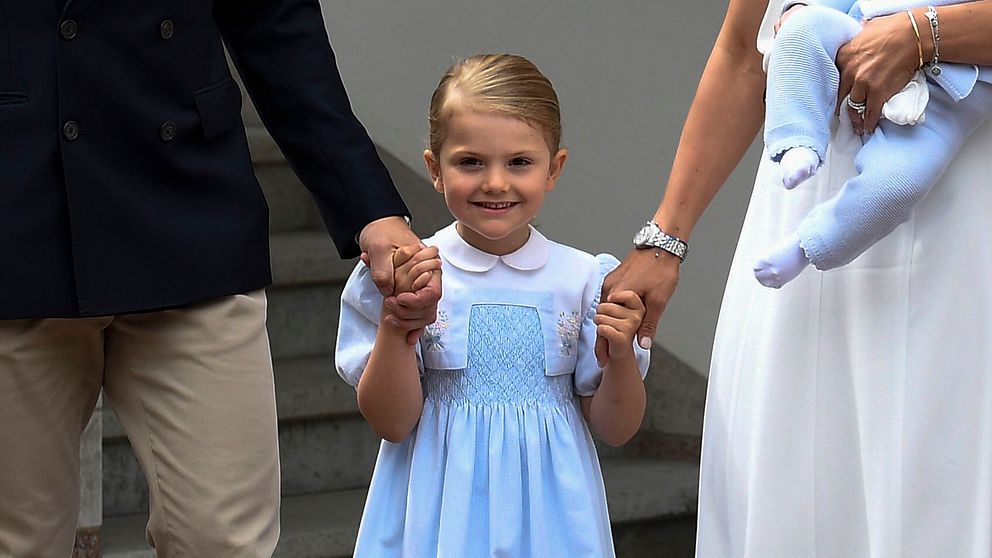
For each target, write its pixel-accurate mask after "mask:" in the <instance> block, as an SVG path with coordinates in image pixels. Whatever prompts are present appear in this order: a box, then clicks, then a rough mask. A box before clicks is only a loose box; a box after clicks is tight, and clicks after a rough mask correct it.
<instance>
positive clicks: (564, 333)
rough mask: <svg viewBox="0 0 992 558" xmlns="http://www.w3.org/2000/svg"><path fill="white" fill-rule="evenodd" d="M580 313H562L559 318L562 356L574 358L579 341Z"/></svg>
mask: <svg viewBox="0 0 992 558" xmlns="http://www.w3.org/2000/svg"><path fill="white" fill-rule="evenodd" d="M579 325H580V322H579V313H578V312H569V313H566V312H562V313H561V314H559V316H558V337H559V339H561V355H562V356H572V354H573V351H574V350H575V346H576V345H577V344H578V341H579Z"/></svg>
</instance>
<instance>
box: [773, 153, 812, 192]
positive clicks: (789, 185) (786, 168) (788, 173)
mask: <svg viewBox="0 0 992 558" xmlns="http://www.w3.org/2000/svg"><path fill="white" fill-rule="evenodd" d="M778 164H779V169H780V170H781V171H782V185H783V186H785V189H786V190H791V189H793V188H795V187H796V186H799V185H800V184H802V183H803V181H805V180H806V179H808V178H809V177H811V176H813V175H814V174H816V170H817V169H818V168H819V167H820V156H819V155H817V154H816V151H813V150H812V149H810V148H808V147H793V148H792V149H790V150H788V151H786V152H785V155H782V158H781V159H780V160H779V163H778Z"/></svg>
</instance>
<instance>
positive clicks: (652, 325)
mask: <svg viewBox="0 0 992 558" xmlns="http://www.w3.org/2000/svg"><path fill="white" fill-rule="evenodd" d="M656 254H657V256H656ZM678 282H679V259H678V257H676V256H673V255H672V254H669V253H668V252H665V251H664V250H636V249H635V250H633V251H631V252H630V254H628V255H627V257H626V258H624V260H623V263H621V264H620V266H619V267H617V268H616V269H614V270H613V271H612V272H611V273H610V274H609V275H607V276H606V279H605V280H604V281H603V292H602V295H601V297H600V300H610V297H611V295H613V293H619V292H620V291H633V292H634V293H635V294H636V295H637V296H639V297H640V298H641V300H643V301H644V306H645V307H646V311H645V313H644V318H643V319H642V320H641V325H640V327H639V328H638V330H637V342H638V344H639V345H640V346H641V347H643V348H645V349H649V348H651V342H652V340H653V339H654V336H655V334H656V333H658V320H659V319H661V314H662V312H664V311H665V306H667V305H668V301H669V299H671V298H672V294H673V293H674V292H675V286H676V285H678ZM596 360H598V361H599V362H600V363H601V364H603V363H606V362H607V361H608V360H609V355H608V342H607V340H606V339H605V338H603V337H598V338H597V339H596Z"/></svg>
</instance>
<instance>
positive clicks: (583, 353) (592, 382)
mask: <svg viewBox="0 0 992 558" xmlns="http://www.w3.org/2000/svg"><path fill="white" fill-rule="evenodd" d="M618 265H620V260H618V259H616V258H615V257H613V256H612V255H610V254H599V255H597V256H596V262H595V265H593V269H592V270H591V272H590V274H589V279H588V281H587V282H586V290H585V292H584V294H583V296H582V303H583V306H582V307H583V308H585V309H586V310H585V315H584V316H583V318H582V327H581V329H580V330H579V351H578V362H577V363H576V366H575V393H577V394H578V395H582V396H590V395H592V394H594V393H596V390H597V389H598V388H599V384H600V382H601V381H602V379H603V369H602V368H600V367H599V364H597V363H596V323H595V322H594V321H593V319H594V318H595V317H596V307H597V306H599V297H600V293H601V292H602V289H603V279H605V278H606V275H607V274H608V273H609V272H611V271H613V270H614V269H616V267H617V266H618ZM634 355H635V356H636V357H637V367H638V368H639V369H640V371H641V377H642V378H643V377H644V376H646V375H647V373H648V365H649V364H650V363H651V351H649V350H647V349H642V348H641V347H640V345H638V344H637V341H636V340H635V341H634Z"/></svg>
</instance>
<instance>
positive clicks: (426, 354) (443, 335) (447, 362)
mask: <svg viewBox="0 0 992 558" xmlns="http://www.w3.org/2000/svg"><path fill="white" fill-rule="evenodd" d="M461 306H462V305H460V304H457V305H453V304H445V301H443V300H442V303H441V304H439V307H438V310H437V320H436V321H435V322H434V323H432V324H431V325H429V326H427V327H426V328H424V333H423V335H421V336H420V354H421V357H422V358H423V359H424V369H425V370H463V369H465V367H466V366H468V347H467V345H466V344H467V342H468V339H467V334H466V330H467V326H468V323H467V319H462V318H463V317H464V316H463V314H464V310H463V309H461Z"/></svg>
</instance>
